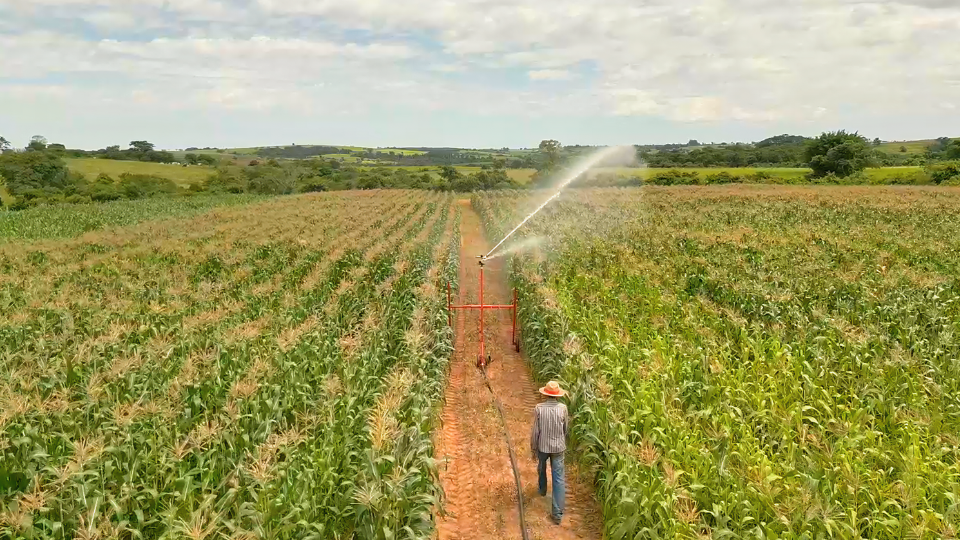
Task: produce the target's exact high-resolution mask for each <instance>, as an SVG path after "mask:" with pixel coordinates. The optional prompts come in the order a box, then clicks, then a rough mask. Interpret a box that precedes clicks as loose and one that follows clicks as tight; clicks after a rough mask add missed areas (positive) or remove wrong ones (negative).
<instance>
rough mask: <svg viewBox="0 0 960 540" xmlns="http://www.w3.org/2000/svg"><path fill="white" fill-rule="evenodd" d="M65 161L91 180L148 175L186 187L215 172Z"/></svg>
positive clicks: (108, 161) (135, 163) (91, 160)
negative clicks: (127, 175)
mask: <svg viewBox="0 0 960 540" xmlns="http://www.w3.org/2000/svg"><path fill="white" fill-rule="evenodd" d="M64 161H66V162H67V167H68V168H69V169H70V170H72V171H74V172H78V173H80V174H82V175H84V176H86V177H87V178H88V179H89V180H94V179H96V178H97V176H99V175H100V174H107V175H109V176H111V177H112V178H114V179H117V178H119V177H120V175H121V174H123V173H130V174H148V175H151V176H159V177H161V178H166V179H168V180H173V181H174V182H176V183H177V184H180V185H183V186H186V185H189V184H191V183H194V182H197V183H202V182H203V181H204V180H206V179H207V178H208V177H209V176H210V175H211V174H213V172H214V169H213V167H204V166H198V165H191V166H189V167H183V166H180V165H169V164H165V163H149V162H145V161H120V160H115V159H97V158H67V159H65V160H64Z"/></svg>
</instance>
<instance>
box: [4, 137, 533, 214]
mask: <svg viewBox="0 0 960 540" xmlns="http://www.w3.org/2000/svg"><path fill="white" fill-rule="evenodd" d="M201 156H203V154H200V155H199V156H198V157H201ZM62 157H63V155H62V153H60V152H58V151H56V150H50V149H49V148H47V147H45V148H42V149H41V148H40V147H39V145H37V146H35V147H33V148H29V149H27V150H26V151H23V152H4V153H3V154H0V188H3V189H5V190H6V192H7V194H9V195H10V196H11V197H12V198H13V202H12V204H9V205H8V206H9V208H10V209H13V210H22V209H26V208H31V207H34V206H39V205H44V204H59V203H90V202H106V201H113V200H119V199H141V198H147V197H158V196H192V195H197V194H202V193H253V194H262V195H288V194H293V193H308V192H317V191H334V190H350V189H430V190H438V191H463V192H470V191H476V190H487V189H508V188H519V187H521V186H520V185H519V184H518V183H516V182H514V181H513V180H511V179H510V177H509V176H508V175H507V173H506V170H505V168H504V163H503V162H502V161H497V162H495V163H494V164H493V165H491V166H484V167H483V169H481V170H480V171H478V172H476V173H473V174H464V173H462V172H460V171H459V170H457V169H456V168H455V167H452V166H442V167H441V168H440V170H439V172H438V173H434V172H432V171H430V170H428V169H421V170H419V171H417V170H411V169H408V168H402V169H401V168H390V167H372V168H369V169H365V168H359V167H355V166H351V165H344V164H341V163H340V162H339V161H337V160H324V159H312V160H289V161H282V162H281V161H278V160H275V159H268V160H265V161H263V162H260V161H256V160H255V161H252V162H250V164H248V165H246V166H241V165H236V164H223V165H220V166H219V167H217V168H216V169H214V170H213V171H212V172H211V174H210V176H209V177H208V178H207V179H206V180H204V181H202V182H195V183H192V184H190V185H186V186H184V185H179V184H177V183H176V182H174V181H172V180H170V179H168V178H163V177H160V176H154V175H148V174H132V173H124V174H121V175H120V176H119V177H116V178H113V177H111V176H109V175H106V174H101V175H99V176H98V177H96V178H87V177H85V176H84V175H82V174H79V173H76V172H74V171H71V170H70V169H69V168H68V167H67V164H66V162H65V161H64V160H63V159H62Z"/></svg>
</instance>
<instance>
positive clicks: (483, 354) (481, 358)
mask: <svg viewBox="0 0 960 540" xmlns="http://www.w3.org/2000/svg"><path fill="white" fill-rule="evenodd" d="M478 258H479V259H480V303H479V304H464V305H459V306H456V305H454V304H453V298H452V296H451V295H452V293H451V288H450V283H449V282H447V323H448V324H449V325H450V327H451V328H452V327H453V311H454V310H456V309H459V310H468V309H476V310H478V311H480V354H478V355H477V367H478V368H480V369H485V368H486V367H487V365H488V364H490V362H491V361H492V358H491V357H490V356H489V355H488V354H487V349H486V340H485V339H484V335H483V313H484V312H485V311H487V310H492V309H510V310H513V331H512V335H511V341H512V342H513V347H514V349H515V350H516V351H517V352H520V340H519V339H518V338H517V289H513V303H512V304H484V303H483V268H484V266H485V265H486V262H487V257H486V255H480V256H478Z"/></svg>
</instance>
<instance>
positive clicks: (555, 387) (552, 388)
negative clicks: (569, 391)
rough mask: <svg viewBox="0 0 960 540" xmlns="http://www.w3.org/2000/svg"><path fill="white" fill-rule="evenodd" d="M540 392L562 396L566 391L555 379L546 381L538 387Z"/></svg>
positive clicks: (551, 395)
mask: <svg viewBox="0 0 960 540" xmlns="http://www.w3.org/2000/svg"><path fill="white" fill-rule="evenodd" d="M540 393H541V394H543V395H545V396H549V397H563V396H564V395H566V392H565V391H564V390H563V389H562V388H560V383H558V382H557V381H550V382H548V383H547V385H546V386H544V387H543V388H541V389H540Z"/></svg>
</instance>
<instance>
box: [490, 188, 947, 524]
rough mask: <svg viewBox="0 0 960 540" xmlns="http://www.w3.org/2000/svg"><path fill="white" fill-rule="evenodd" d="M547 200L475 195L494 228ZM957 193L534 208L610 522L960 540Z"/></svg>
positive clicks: (523, 279) (560, 335) (545, 274)
mask: <svg viewBox="0 0 960 540" xmlns="http://www.w3.org/2000/svg"><path fill="white" fill-rule="evenodd" d="M758 191H759V192H758ZM528 202H532V201H525V200H523V199H522V198H520V197H517V195H516V194H487V195H484V196H482V197H477V198H475V204H476V205H477V207H478V208H480V210H481V213H482V216H483V217H484V220H485V224H486V227H487V230H488V231H489V232H490V234H491V236H497V235H500V234H502V233H503V232H505V229H507V228H508V227H512V225H513V224H514V223H516V222H517V221H518V220H519V219H520V218H522V217H523V216H524V215H526V211H527V209H528V207H529V204H528ZM957 203H958V200H957V194H956V193H955V192H951V191H947V190H944V191H933V190H931V191H924V190H906V191H902V190H872V191H870V192H868V193H861V192H859V191H857V190H852V191H850V192H847V191H843V190H840V191H830V190H817V189H810V190H800V191H798V192H797V193H794V194H780V193H778V192H762V191H760V190H751V189H747V188H726V189H724V190H709V189H708V190H677V189H654V190H648V189H645V190H623V189H621V190H591V191H589V192H580V193H578V194H577V196H576V197H572V196H565V197H562V198H561V199H560V200H559V201H558V203H557V204H556V205H555V206H553V207H551V208H548V209H546V210H545V211H544V212H543V214H542V215H541V216H538V217H537V218H536V219H534V220H533V221H531V222H530V228H529V229H528V231H527V234H528V235H529V236H538V235H540V236H549V240H548V241H545V242H544V243H543V245H542V249H541V256H537V255H534V254H529V253H528V254H523V255H518V256H516V257H514V259H513V265H512V279H513V280H514V283H515V285H516V286H517V287H518V289H519V290H520V293H521V309H520V321H521V324H522V330H523V332H522V335H523V339H524V346H525V348H526V352H527V354H528V357H529V358H530V360H531V362H532V364H533V367H534V369H535V371H536V373H537V374H538V376H539V377H541V378H558V379H560V380H561V381H563V382H564V383H565V384H566V385H567V386H569V387H570V388H571V390H572V391H571V412H572V414H573V416H574V439H575V443H576V447H577V450H578V455H579V457H580V458H581V459H582V460H583V461H584V462H585V464H586V465H587V467H588V468H589V469H590V470H593V471H594V472H595V474H596V483H597V489H598V495H599V497H600V499H601V502H602V504H603V510H604V517H605V526H606V533H607V535H608V536H609V537H610V538H677V537H681V538H682V537H690V538H693V537H735V538H741V537H751V538H752V537H756V538H945V537H953V536H954V535H955V532H956V530H957V527H958V526H960V465H958V459H957V458H958V457H960V423H958V421H960V408H958V407H957V401H956V400H957V396H958V394H957V390H960V389H958V388H957V384H958V383H957V381H958V380H960V379H958V378H957V375H960V371H958V370H960V364H958V363H957V361H956V359H957V358H960V340H958V336H960V333H958V332H960V283H958V282H957V278H956V276H957V275H958V274H957V269H958V265H960V249H958V248H960V246H958V245H957V243H956V240H955V239H956V238H957V234H958V233H960V230H958V227H960V212H958V208H960V205H958V204H957ZM943 238H950V239H951V240H947V241H943V240H942V239H943Z"/></svg>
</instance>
